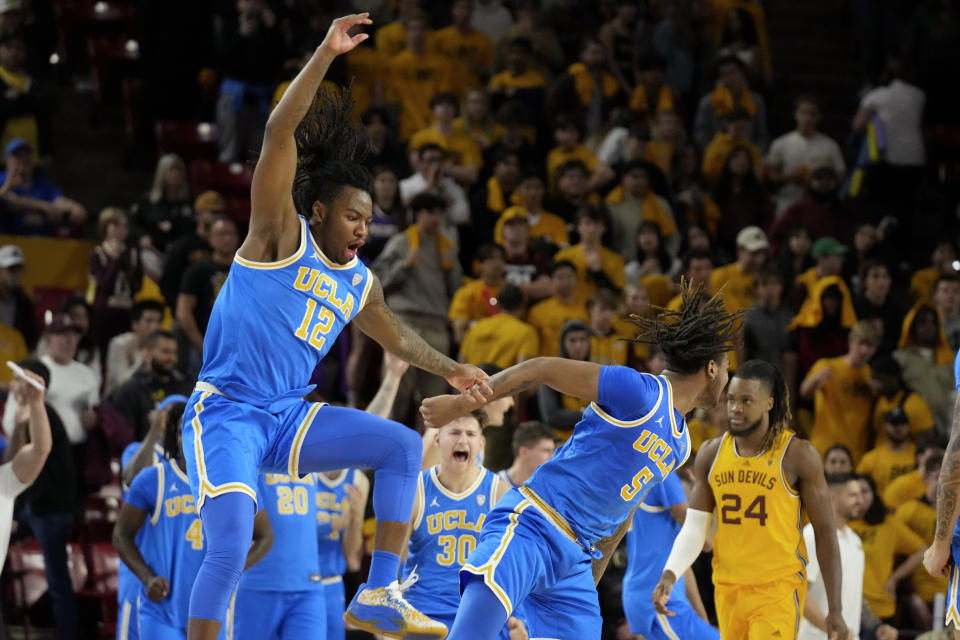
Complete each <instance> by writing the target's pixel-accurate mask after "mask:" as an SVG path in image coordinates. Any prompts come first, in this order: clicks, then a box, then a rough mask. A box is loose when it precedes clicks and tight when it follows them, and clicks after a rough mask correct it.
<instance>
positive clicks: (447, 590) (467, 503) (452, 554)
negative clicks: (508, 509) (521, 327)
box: [407, 410, 527, 640]
mask: <svg viewBox="0 0 960 640" xmlns="http://www.w3.org/2000/svg"><path fill="white" fill-rule="evenodd" d="M484 419H485V414H484V412H483V411H481V410H478V411H474V412H472V413H471V414H469V415H466V416H464V417H462V418H458V419H456V420H454V421H453V422H451V423H449V424H446V425H444V426H442V427H441V428H440V429H439V430H438V431H437V433H436V435H435V436H434V440H435V444H436V447H437V451H438V452H439V454H440V463H439V464H438V465H436V466H434V467H431V468H429V469H427V470H425V471H424V472H423V473H421V474H420V479H419V481H418V482H417V497H416V499H415V500H414V503H413V517H412V519H411V526H412V529H413V533H412V534H411V535H410V548H409V555H408V556H407V574H408V577H407V581H408V582H409V583H410V587H409V590H408V591H407V601H408V602H410V604H412V605H413V606H414V607H416V608H417V609H419V610H420V611H422V612H424V613H425V614H427V615H428V616H430V617H431V618H433V619H434V620H440V621H442V622H443V623H444V624H447V625H448V626H449V625H450V624H452V623H453V619H454V617H455V616H456V614H457V606H458V605H459V604H460V578H459V573H460V568H461V567H462V566H463V565H464V564H465V563H466V561H467V556H469V555H470V553H471V552H472V551H473V550H474V549H475V548H476V546H477V539H478V536H479V534H480V529H481V527H482V526H483V521H484V519H485V518H486V517H487V514H489V513H490V510H491V509H492V508H493V506H494V505H495V504H496V503H497V501H498V500H499V499H500V498H501V497H502V496H503V494H504V493H506V491H507V489H509V485H507V484H505V483H504V482H502V481H501V480H500V478H499V476H498V475H497V474H495V473H493V472H491V471H488V470H487V469H484V468H483V467H481V466H480V465H478V464H477V462H476V457H477V455H478V454H479V453H480V452H482V451H483V446H484V439H483V421H484ZM508 625H509V628H508V626H507V625H502V627H503V628H502V629H501V631H500V637H501V638H502V639H503V640H508V639H509V638H511V637H514V638H515V639H519V638H522V639H524V640H525V639H526V637H527V636H526V632H525V630H524V629H523V624H522V623H521V622H520V621H519V620H517V619H516V618H511V619H510V620H509V622H508Z"/></svg>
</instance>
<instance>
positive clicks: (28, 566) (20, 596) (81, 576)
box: [7, 540, 87, 639]
mask: <svg viewBox="0 0 960 640" xmlns="http://www.w3.org/2000/svg"><path fill="white" fill-rule="evenodd" d="M67 563H68V568H69V571H70V581H71V583H72V584H73V590H74V592H77V591H79V590H80V589H81V587H83V585H84V584H86V582H87V563H86V559H85V558H84V555H83V551H82V550H81V548H80V545H79V544H77V543H75V542H71V543H69V544H68V545H67ZM7 567H8V569H9V571H10V576H11V579H12V582H13V607H14V612H15V613H16V614H17V617H18V618H20V619H21V620H22V622H23V628H24V638H26V639H29V638H31V633H30V631H31V629H32V628H33V627H32V624H31V621H30V608H31V607H32V606H33V605H35V604H36V603H37V601H38V600H40V598H42V597H43V594H45V593H46V592H47V578H46V575H45V573H44V564H43V552H42V551H41V549H40V545H39V544H37V542H36V541H34V540H31V541H30V542H18V543H14V544H12V545H10V549H9V551H8V552H7Z"/></svg>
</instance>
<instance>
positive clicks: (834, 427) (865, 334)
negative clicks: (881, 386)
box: [800, 322, 880, 461]
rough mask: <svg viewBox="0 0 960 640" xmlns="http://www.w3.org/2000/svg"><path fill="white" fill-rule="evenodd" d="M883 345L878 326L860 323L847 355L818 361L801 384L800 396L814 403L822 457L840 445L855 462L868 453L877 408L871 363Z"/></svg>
mask: <svg viewBox="0 0 960 640" xmlns="http://www.w3.org/2000/svg"><path fill="white" fill-rule="evenodd" d="M879 343H880V336H879V334H878V333H877V330H876V329H875V328H874V326H873V325H872V324H870V323H867V322H858V323H857V324H855V325H853V328H852V329H850V336H849V338H848V345H849V346H848V348H847V353H846V354H845V355H842V356H840V357H839V358H823V359H821V360H817V361H816V363H814V365H813V367H812V368H811V369H810V372H809V373H808V374H807V376H806V378H804V380H803V382H802V383H801V384H800V396H801V397H802V398H805V399H807V400H813V405H814V413H813V415H814V422H813V429H812V431H811V433H810V442H811V444H813V445H814V446H815V447H816V448H817V450H819V451H820V453H821V455H822V454H824V453H826V451H827V449H828V448H829V447H830V446H831V445H833V444H836V443H840V444H843V445H845V446H846V447H847V448H848V449H850V452H851V453H852V454H853V459H854V461H859V460H860V458H861V457H862V456H863V454H864V452H865V451H866V448H867V429H868V424H869V421H870V408H871V407H872V406H873V390H872V387H871V386H870V366H869V365H868V364H867V363H868V362H869V361H870V358H872V357H873V354H874V353H875V352H876V350H877V345H878V344H879Z"/></svg>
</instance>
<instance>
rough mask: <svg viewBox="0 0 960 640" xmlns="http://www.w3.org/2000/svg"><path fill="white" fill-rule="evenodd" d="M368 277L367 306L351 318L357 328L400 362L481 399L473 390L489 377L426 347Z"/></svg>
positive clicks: (377, 282)
mask: <svg viewBox="0 0 960 640" xmlns="http://www.w3.org/2000/svg"><path fill="white" fill-rule="evenodd" d="M371 277H372V278H373V283H372V284H371V286H370V293H369V294H368V298H367V303H366V305H365V306H364V307H363V309H362V310H361V311H360V313H358V314H357V315H356V316H355V317H354V319H353V322H354V324H356V326H357V328H358V329H360V331H362V332H364V333H365V334H367V335H368V336H370V337H371V338H373V339H374V340H376V341H377V342H378V343H380V346H382V347H383V348H384V349H385V350H387V351H389V352H391V353H394V354H396V355H397V356H398V357H399V358H400V359H402V360H406V361H407V362H409V363H410V364H412V365H413V366H415V367H417V368H419V369H423V370H424V371H429V372H430V373H433V374H435V375H438V376H443V377H444V378H445V379H446V381H447V382H449V383H450V385H451V386H452V387H454V388H455V389H457V390H458V391H461V392H464V393H468V394H471V393H476V396H477V397H476V399H477V400H478V401H479V400H481V399H482V397H481V396H480V395H479V392H477V391H475V390H474V387H475V385H483V384H485V382H486V381H487V380H488V379H489V378H488V376H487V375H486V374H485V373H483V371H481V370H480V369H478V368H477V367H474V366H473V365H469V364H458V363H457V362H455V361H454V360H453V359H451V358H449V357H448V356H446V355H445V354H442V353H440V352H439V351H437V350H436V349H434V348H433V347H431V346H430V345H429V344H427V341H426V340H424V339H423V338H421V337H420V336H419V335H418V334H417V332H416V331H414V330H413V329H411V328H410V327H409V326H407V325H406V324H405V323H403V322H401V321H400V319H399V318H398V317H397V316H395V315H394V314H393V312H392V311H390V309H389V308H388V307H387V302H386V300H384V297H383V286H382V285H381V284H380V279H379V278H377V277H376V276H375V275H372V276H371Z"/></svg>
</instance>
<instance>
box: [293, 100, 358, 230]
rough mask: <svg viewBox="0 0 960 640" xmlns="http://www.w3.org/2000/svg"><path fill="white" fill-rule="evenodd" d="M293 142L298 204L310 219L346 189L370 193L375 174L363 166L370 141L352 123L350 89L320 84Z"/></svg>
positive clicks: (294, 184) (299, 209)
mask: <svg viewBox="0 0 960 640" xmlns="http://www.w3.org/2000/svg"><path fill="white" fill-rule="evenodd" d="M294 138H295V140H296V142H297V172H296V174H295V175H294V178H293V200H294V204H296V206H297V210H298V211H299V212H300V213H302V214H303V215H305V216H307V217H309V216H310V211H311V210H312V209H313V203H314V202H322V203H324V204H327V205H329V204H330V203H331V202H333V200H334V199H335V198H336V197H337V196H338V195H340V191H341V190H342V189H343V188H344V187H354V188H356V189H360V190H363V191H370V183H371V180H372V178H371V176H370V171H369V170H368V169H367V167H366V166H364V165H363V164H362V163H363V160H364V158H366V157H367V154H368V153H369V152H370V142H369V140H368V139H367V134H366V132H364V130H363V128H362V127H361V125H360V124H359V123H357V122H356V121H355V120H354V119H353V98H352V97H351V94H350V87H347V88H345V89H340V88H339V87H336V86H334V87H331V86H328V85H321V86H320V89H319V90H318V91H317V94H316V96H314V99H313V104H311V105H310V109H309V110H308V111H307V114H306V115H305V116H304V118H303V120H302V121H301V122H300V124H299V126H297V130H296V132H295V133H294Z"/></svg>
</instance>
